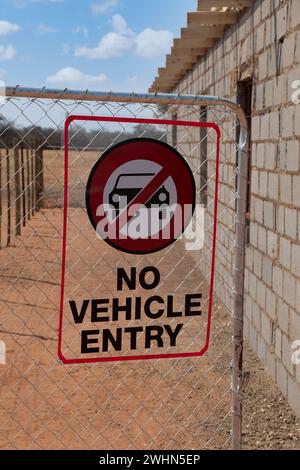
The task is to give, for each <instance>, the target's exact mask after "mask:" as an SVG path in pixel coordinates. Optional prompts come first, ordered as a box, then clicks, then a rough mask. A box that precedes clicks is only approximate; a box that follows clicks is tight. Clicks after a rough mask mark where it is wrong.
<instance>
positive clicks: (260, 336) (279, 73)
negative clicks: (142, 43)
mask: <svg viewBox="0 0 300 470" xmlns="http://www.w3.org/2000/svg"><path fill="white" fill-rule="evenodd" d="M276 30H277V33H276ZM276 37H277V44H276ZM248 77H252V79H253V84H254V88H253V117H252V144H251V145H252V169H251V173H252V187H251V226H250V244H249V246H248V247H247V255H246V274H245V289H246V299H245V336H246V337H247V339H248V341H249V342H250V345H251V347H252V348H253V349H254V350H255V351H256V352H257V354H258V356H259V357H260V359H261V360H262V362H263V363H264V364H265V365H266V367H267V368H268V370H269V372H270V374H271V376H272V377H273V379H274V381H275V382H276V383H277V385H278V386H279V387H280V389H281V390H282V392H283V393H284V395H285V396H286V397H287V399H288V401H289V403H290V405H291V406H292V407H293V408H294V409H295V411H296V412H297V413H298V415H300V366H298V367H296V366H295V365H293V364H292V362H291V355H292V343H293V341H294V340H297V339H298V340H300V173H299V170H300V150H299V145H300V105H296V104H293V102H292V99H291V97H292V93H293V91H294V90H293V89H292V83H293V81H295V80H300V0H282V1H280V0H260V1H257V2H256V3H255V4H254V6H253V8H252V9H250V10H248V12H247V13H246V14H245V15H244V16H243V17H242V18H241V19H240V21H239V22H238V24H237V25H235V26H233V27H232V28H230V30H228V31H227V33H226V34H225V37H224V38H223V40H221V41H220V42H219V43H218V44H217V45H216V46H215V47H214V48H213V49H211V50H210V51H209V52H208V54H207V55H206V56H205V57H204V58H203V59H201V61H200V62H199V63H198V64H197V65H196V66H195V67H194V68H193V70H191V71H190V72H189V73H188V74H187V76H186V77H185V78H184V79H183V80H182V81H181V83H180V84H179V85H178V87H177V88H176V90H175V91H176V92H178V93H180V94H186V93H188V94H189V93H191V94H210V95H219V96H224V97H226V98H230V99H232V100H234V101H236V99H237V82H238V81H239V80H243V79H246V78H248ZM226 145H227V144H226ZM229 145H230V144H229ZM226 151H227V153H228V152H230V149H229V148H227V149H226ZM233 165H234V162H233V161H231V163H230V164H229V167H228V168H229V169H228V171H229V172H232V171H233ZM224 203H226V200H225V201H224ZM207 217H209V214H208V215H207ZM222 223H226V220H225V221H222ZM219 243H222V240H220V241H219ZM223 256H224V250H219V251H218V260H217V261H218V262H219V264H218V270H217V276H218V279H219V280H220V279H221V280H222V279H223V281H224V282H223V284H231V283H232V267H233V266H232V259H231V257H230V256H228V259H225V260H224V259H222V257H223ZM203 269H206V268H205V267H204V268H203ZM226 292H227V295H225V294H226ZM217 293H218V295H219V296H220V297H222V299H223V301H224V302H225V303H226V305H227V306H228V307H229V308H230V307H231V299H230V296H229V295H228V289H226V286H225V285H223V290H222V283H221V287H220V288H219V291H218V292H217Z"/></svg>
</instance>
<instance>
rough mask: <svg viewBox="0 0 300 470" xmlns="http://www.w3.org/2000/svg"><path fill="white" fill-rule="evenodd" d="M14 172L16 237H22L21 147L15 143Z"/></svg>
mask: <svg viewBox="0 0 300 470" xmlns="http://www.w3.org/2000/svg"><path fill="white" fill-rule="evenodd" d="M14 164H15V167H14V171H15V195H16V199H15V201H16V230H15V233H16V235H21V187H20V159H19V147H18V145H17V143H16V142H14Z"/></svg>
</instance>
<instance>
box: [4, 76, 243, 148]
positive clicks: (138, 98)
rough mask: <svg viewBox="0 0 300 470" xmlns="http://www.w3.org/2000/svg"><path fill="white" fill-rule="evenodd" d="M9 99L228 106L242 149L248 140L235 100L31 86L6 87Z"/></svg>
mask: <svg viewBox="0 0 300 470" xmlns="http://www.w3.org/2000/svg"><path fill="white" fill-rule="evenodd" d="M5 96H6V97H16V98H32V99H53V100H75V101H76V100H79V101H100V102H101V101H107V102H111V103H149V104H161V105H186V106H188V105H199V106H214V105H215V106H225V107H227V108H229V109H230V110H232V111H233V112H234V113H235V114H236V115H237V117H238V119H239V122H240V129H241V132H240V139H239V145H240V147H241V149H243V148H244V147H245V146H246V143H247V138H248V125H247V118H246V116H245V113H244V111H243V109H242V108H241V106H239V105H238V104H237V103H235V102H234V101H231V100H229V99H227V98H222V97H219V96H208V95H207V96H206V95H179V94H167V93H134V92H133V93H114V92H112V91H109V92H102V91H89V90H85V91H84V90H69V89H68V88H64V89H61V90H59V89H50V88H46V87H42V88H28V87H20V86H18V85H17V86H14V87H6V89H5Z"/></svg>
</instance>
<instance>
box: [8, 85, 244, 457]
mask: <svg viewBox="0 0 300 470" xmlns="http://www.w3.org/2000/svg"><path fill="white" fill-rule="evenodd" d="M7 95H8V97H7V98H6V99H5V100H4V101H2V102H1V105H0V113H1V117H2V121H1V127H2V129H1V166H0V168H1V167H2V174H1V173H0V175H1V184H0V186H1V196H2V198H1V199H0V214H1V218H0V220H1V222H0V223H1V233H2V245H1V248H2V250H1V252H0V260H1V263H0V282H1V298H0V306H1V309H0V316H1V329H0V340H1V341H3V342H4V343H5V345H6V365H2V366H0V386H1V404H0V407H1V408H0V409H1V421H0V422H1V424H0V427H1V435H0V446H1V447H2V448H11V449H19V448H21V449H32V448H33V449H40V448H42V449H65V448H76V449H82V448H88V449H93V448H97V449H120V448H121V449H176V448H177V449H195V448H196V449H197V448H208V449H215V448H217V449H220V448H222V449H224V448H230V446H231V443H232V442H233V446H234V447H235V448H237V447H239V446H240V438H241V400H242V390H241V386H242V362H241V359H242V313H243V305H242V304H243V302H242V301H243V262H244V250H243V245H244V221H245V196H246V194H245V191H246V186H247V185H246V177H247V158H246V153H243V151H242V148H241V147H243V146H244V145H245V144H246V140H245V139H246V126H245V121H244V119H243V114H242V112H241V111H240V110H239V109H238V108H237V107H236V106H235V105H234V104H232V103H230V102H226V101H222V100H217V99H214V98H207V97H206V98H205V97H186V98H184V97H175V96H168V95H158V96H156V95H142V96H138V95H113V94H109V95H104V94H100V93H94V94H93V93H87V92H86V93H73V92H68V91H64V92H59V91H49V90H42V91H40V92H38V91H35V90H26V89H18V88H17V89H9V90H7ZM75 115H76V119H74V120H73V121H72V123H71V125H70V126H69V127H68V134H67V136H68V141H67V143H68V152H67V157H68V164H67V167H66V168H65V163H66V161H67V160H66V154H65V142H64V127H65V122H66V119H67V118H69V117H70V116H75ZM83 116H89V117H91V116H93V117H95V119H93V120H84V119H81V117H83ZM101 117H102V119H101ZM111 118H113V119H111ZM143 119H145V121H143ZM171 119H172V120H171ZM151 120H153V121H151ZM178 120H180V121H182V122H181V124H180V125H179V124H178V125H176V124H175V123H174V122H173V121H178ZM183 121H185V122H183ZM191 122H194V123H196V122H200V123H201V122H202V124H200V125H199V126H197V125H192V124H191ZM216 128H218V129H219V130H220V141H221V142H220V143H221V145H220V153H219V154H218V151H217V150H218V134H217V133H216ZM239 132H240V134H241V139H240V147H239V146H238V144H237V136H238V133H239ZM133 138H134V139H136V138H138V139H141V138H151V139H156V140H159V141H161V142H165V143H168V144H170V145H171V146H172V147H173V148H175V149H176V150H177V151H178V152H179V153H180V154H181V155H182V156H183V157H184V159H185V161H186V162H187V163H188V165H189V166H190V168H191V171H192V173H193V176H194V179H195V182H196V189H197V202H198V203H201V204H202V206H204V207H205V214H204V246H203V247H202V248H201V249H199V248H198V249H196V250H186V246H185V242H184V240H183V239H182V238H181V239H179V240H177V241H176V242H175V243H174V244H172V245H170V246H169V247H167V248H166V249H164V250H162V251H158V252H157V253H155V254H151V255H150V254H149V255H144V256H141V255H135V254H127V253H124V252H122V251H118V250H115V249H114V248H112V247H111V246H109V245H108V244H107V243H105V242H104V241H101V240H99V238H98V237H97V236H96V234H95V231H94V230H93V227H92V226H91V224H90V222H89V220H88V217H87V211H86V200H85V198H86V186H87V181H88V178H89V175H90V173H91V170H92V168H93V166H94V165H95V163H96V161H97V160H99V159H101V156H102V155H103V153H105V152H106V151H107V149H110V148H112V147H113V146H114V145H115V144H119V143H121V142H122V141H124V140H127V139H133ZM239 150H240V151H239ZM16 155H18V165H17V166H15V165H14V162H15V160H16ZM218 155H219V159H220V161H219V164H217V159H218ZM10 158H11V160H10ZM3 168H5V170H4V172H3ZM66 173H67V175H68V180H67V179H66ZM66 183H67V188H66ZM216 183H218V192H217V194H216V187H217V186H216ZM64 189H67V191H65V194H64ZM123 189H124V188H123ZM170 192H171V189H170ZM64 196H65V197H66V199H65V205H64ZM64 216H65V217H64ZM65 224H67V228H66V225H65ZM8 227H9V228H8ZM64 229H65V235H66V238H65V242H66V244H65V265H64V268H65V269H64V270H63V280H64V292H63V294H64V295H63V298H62V307H63V309H62V310H63V311H66V309H67V307H68V305H69V302H70V299H74V298H76V300H77V303H78V305H82V308H81V312H82V311H83V310H82V309H83V305H84V304H83V302H84V300H87V299H89V300H88V301H91V299H93V298H97V299H99V296H100V295H101V299H104V300H105V301H106V300H107V305H109V306H111V302H112V301H113V300H112V299H114V300H115V301H116V302H117V301H118V302H119V304H118V305H119V311H120V312H121V311H122V308H123V313H122V315H121V314H120V315H119V317H118V319H117V320H118V321H117V322H115V327H114V329H113V330H111V332H110V333H109V335H110V336H109V335H107V338H108V339H107V338H106V349H105V347H104V345H103V344H104V343H103V342H102V343H101V341H103V338H104V335H103V331H102V330H101V329H102V328H103V324H102V326H101V328H98V327H96V329H97V328H98V329H99V334H98V335H95V328H93V331H94V336H93V339H92V340H93V346H95V345H96V344H97V348H98V349H97V348H96V349H95V350H93V351H94V352H92V354H91V355H89V359H95V358H99V357H102V358H107V357H109V356H113V355H114V354H112V352H113V353H115V352H116V351H117V346H116V335H118V334H120V335H121V334H123V336H122V338H121V337H120V338H121V339H120V341H123V342H122V351H121V353H120V352H119V351H117V352H119V355H121V356H128V355H137V354H142V352H143V354H144V353H145V348H146V344H147V343H148V349H147V351H146V352H147V353H149V351H150V353H151V354H152V355H155V354H156V353H159V352H161V351H162V349H163V352H164V353H178V354H179V355H184V354H185V355H186V356H185V357H183V358H180V359H179V358H178V359H176V358H173V359H172V360H170V359H168V360H167V359H160V360H153V359H152V360H148V361H121V362H108V363H88V362H89V361H81V362H83V363H80V364H76V363H74V364H63V363H62V362H60V361H59V360H58V355H57V350H58V346H57V343H58V336H59V301H60V295H61V267H62V236H63V230H64ZM9 232H11V233H12V234H13V236H11V238H10V240H8V238H7V237H8V233H9ZM6 234H7V235H6ZM215 235H216V247H215V248H216V249H215V250H214V243H213V242H214V236H215ZM5 237H6V238H5ZM214 251H215V252H214ZM213 261H215V270H214V283H215V288H214V296H213V298H211V296H210V293H211V287H212V280H213V276H212V274H213V273H212V262H213ZM132 266H134V267H135V268H136V270H137V272H140V271H142V270H143V269H144V268H145V267H147V266H155V267H156V268H157V269H159V271H160V276H161V279H160V281H161V282H160V284H159V286H158V287H157V289H156V290H155V295H156V296H159V298H164V297H165V296H166V294H167V293H170V294H172V296H174V299H175V300H174V299H173V304H172V312H173V313H177V314H178V315H177V317H178V316H179V313H180V312H182V311H183V310H182V309H183V303H184V300H183V299H184V295H185V294H186V293H187V292H189V293H197V292H199V291H200V292H201V295H202V302H201V309H202V317H201V320H200V318H199V317H194V318H188V319H185V320H182V323H183V325H184V327H183V335H182V341H181V343H180V347H178V349H176V347H175V349H174V345H173V346H172V345H171V344H170V342H169V343H168V341H167V339H168V336H166V335H165V336H161V338H160V339H161V341H157V338H156V340H154V341H153V342H152V343H151V341H150V340H149V338H148V340H147V334H148V336H149V335H150V336H151V334H150V333H149V330H147V328H150V327H151V325H153V324H155V325H160V327H161V328H163V327H164V324H163V320H158V319H157V318H156V320H154V319H149V317H148V318H144V317H143V318H142V315H141V313H138V314H137V301H136V299H139V301H138V302H139V309H140V310H141V305H144V303H145V301H146V295H145V291H144V290H143V289H142V288H139V287H137V288H136V291H135V293H134V295H133V294H130V293H129V294H128V292H123V291H122V292H117V290H116V271H117V269H119V268H120V267H122V268H124V269H125V270H127V272H130V269H131V268H132ZM116 297H118V298H117V299H116ZM210 299H211V300H212V303H211V314H212V316H211V331H210V343H209V348H208V350H207V351H206V352H205V354H203V355H202V356H201V357H192V356H193V353H195V352H196V353H197V352H199V351H200V350H201V348H202V346H203V345H205V341H206V340H207V338H208V325H210V308H209V307H210V305H209V302H210ZM133 301H134V302H135V310H134V309H133ZM166 302H168V308H171V307H170V305H169V300H166ZM78 305H77V308H78V311H77V313H79V312H80V307H78ZM87 305H88V304H87ZM87 305H86V320H85V321H86V325H90V321H91V312H90V305H88V306H87ZM108 310H109V309H108ZM134 311H135V314H133V312H134ZM231 311H233V315H232V316H231ZM130 312H131V313H130ZM69 313H70V312H69ZM98 313H99V312H98ZM134 315H135V316H134ZM174 318H175V315H174ZM125 319H126V321H125ZM107 321H108V320H107ZM137 321H138V327H139V330H138V331H135V333H134V334H135V341H133V343H135V348H134V352H131V353H129V350H130V346H129V339H128V338H129V336H126V335H125V333H124V332H125V331H127V333H128V334H129V332H130V334H131V345H132V335H133V333H132V330H133V327H134V325H136V324H137ZM174 322H175V319H174ZM83 323H84V322H83ZM174 324H175V323H174ZM170 325H171V327H172V325H173V323H172V322H171V323H170ZM94 326H95V325H94ZM80 328H81V330H82V325H80ZM117 329H118V330H119V333H118V331H117ZM100 330H101V331H102V334H100ZM147 331H148V333H147ZM164 333H165V332H164ZM60 334H61V344H60V347H61V353H62V356H63V357H66V358H68V359H82V358H83V355H82V350H80V340H79V338H80V331H79V328H78V325H75V324H74V318H73V319H72V316H71V315H70V314H69V315H68V314H64V315H63V318H62V323H61V325H60ZM112 335H113V336H112ZM232 335H233V337H234V341H233V347H232ZM96 336H97V338H96ZM98 336H99V337H98ZM150 339H151V338H150ZM169 339H170V338H169ZM96 341H97V343H96ZM99 344H100V345H102V350H101V347H100V346H99ZM108 345H109V347H110V349H109V350H108ZM99 348H100V353H99ZM101 351H102V352H101ZM141 351H142V352H141ZM203 352H204V348H203ZM189 353H191V354H190V355H189ZM85 358H86V356H85ZM70 362H72V361H70ZM75 362H76V361H75ZM232 366H233V368H232ZM232 396H233V400H232ZM232 404H233V407H232ZM232 417H233V419H232ZM232 430H233V439H232Z"/></svg>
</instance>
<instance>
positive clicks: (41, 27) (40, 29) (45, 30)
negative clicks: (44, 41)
mask: <svg viewBox="0 0 300 470" xmlns="http://www.w3.org/2000/svg"><path fill="white" fill-rule="evenodd" d="M35 31H36V32H37V33H38V34H49V33H56V31H57V29H56V28H53V27H52V26H48V25H46V24H45V23H39V24H38V25H37V26H36V28H35Z"/></svg>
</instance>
